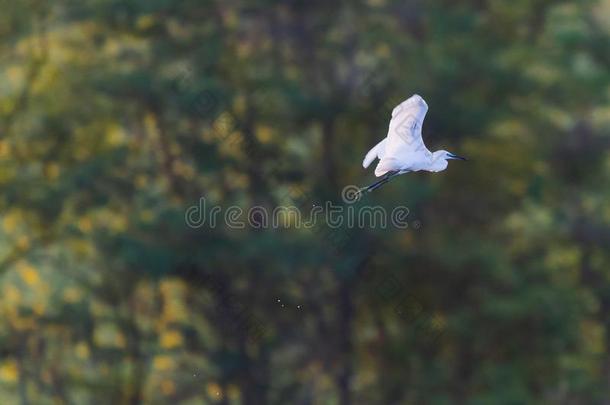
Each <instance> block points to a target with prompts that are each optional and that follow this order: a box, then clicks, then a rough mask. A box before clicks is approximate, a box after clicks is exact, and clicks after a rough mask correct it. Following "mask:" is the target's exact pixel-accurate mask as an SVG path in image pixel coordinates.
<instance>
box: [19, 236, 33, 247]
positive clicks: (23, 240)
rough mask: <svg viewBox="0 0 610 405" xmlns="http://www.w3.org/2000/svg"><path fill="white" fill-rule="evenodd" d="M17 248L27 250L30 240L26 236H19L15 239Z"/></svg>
mask: <svg viewBox="0 0 610 405" xmlns="http://www.w3.org/2000/svg"><path fill="white" fill-rule="evenodd" d="M17 247H18V248H19V250H26V249H27V248H29V247H30V238H28V237H27V235H21V236H20V237H19V238H18V239H17Z"/></svg>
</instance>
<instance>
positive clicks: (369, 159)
mask: <svg viewBox="0 0 610 405" xmlns="http://www.w3.org/2000/svg"><path fill="white" fill-rule="evenodd" d="M387 139H388V138H383V139H382V140H381V142H379V143H378V144H377V145H375V146H373V148H372V149H371V150H370V151H369V152H368V153H367V154H366V156H365V157H364V160H363V161H362V167H364V168H365V169H366V168H367V167H369V166H370V165H371V163H373V160H375V159H377V158H379V159H381V158H383V156H384V155H385V144H386V141H387Z"/></svg>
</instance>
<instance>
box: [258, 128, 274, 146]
mask: <svg viewBox="0 0 610 405" xmlns="http://www.w3.org/2000/svg"><path fill="white" fill-rule="evenodd" d="M272 137H273V130H272V129H271V128H270V127H268V126H267V125H259V126H258V127H257V128H256V138H257V139H258V140H259V142H261V143H268V142H270V141H271V139H272Z"/></svg>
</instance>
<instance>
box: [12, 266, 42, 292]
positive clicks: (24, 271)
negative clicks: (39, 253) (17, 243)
mask: <svg viewBox="0 0 610 405" xmlns="http://www.w3.org/2000/svg"><path fill="white" fill-rule="evenodd" d="M17 272H18V273H19V276H21V279H22V280H23V281H24V282H25V283H26V284H27V285H29V286H33V285H35V284H38V283H39V282H40V276H39V275H38V271H36V269H35V268H34V267H33V266H32V265H31V264H29V263H25V262H20V263H19V264H18V265H17Z"/></svg>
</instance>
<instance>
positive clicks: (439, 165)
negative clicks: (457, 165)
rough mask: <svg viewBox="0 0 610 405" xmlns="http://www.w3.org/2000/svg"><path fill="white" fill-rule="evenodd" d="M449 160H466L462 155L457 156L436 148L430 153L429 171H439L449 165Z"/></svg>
mask: <svg viewBox="0 0 610 405" xmlns="http://www.w3.org/2000/svg"><path fill="white" fill-rule="evenodd" d="M449 160H467V159H466V158H464V157H461V156H458V155H456V154H454V153H451V152H447V151H446V150H437V151H436V152H434V153H433V154H432V163H431V165H430V171H431V172H441V171H443V170H445V169H446V168H447V166H448V165H449Z"/></svg>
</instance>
